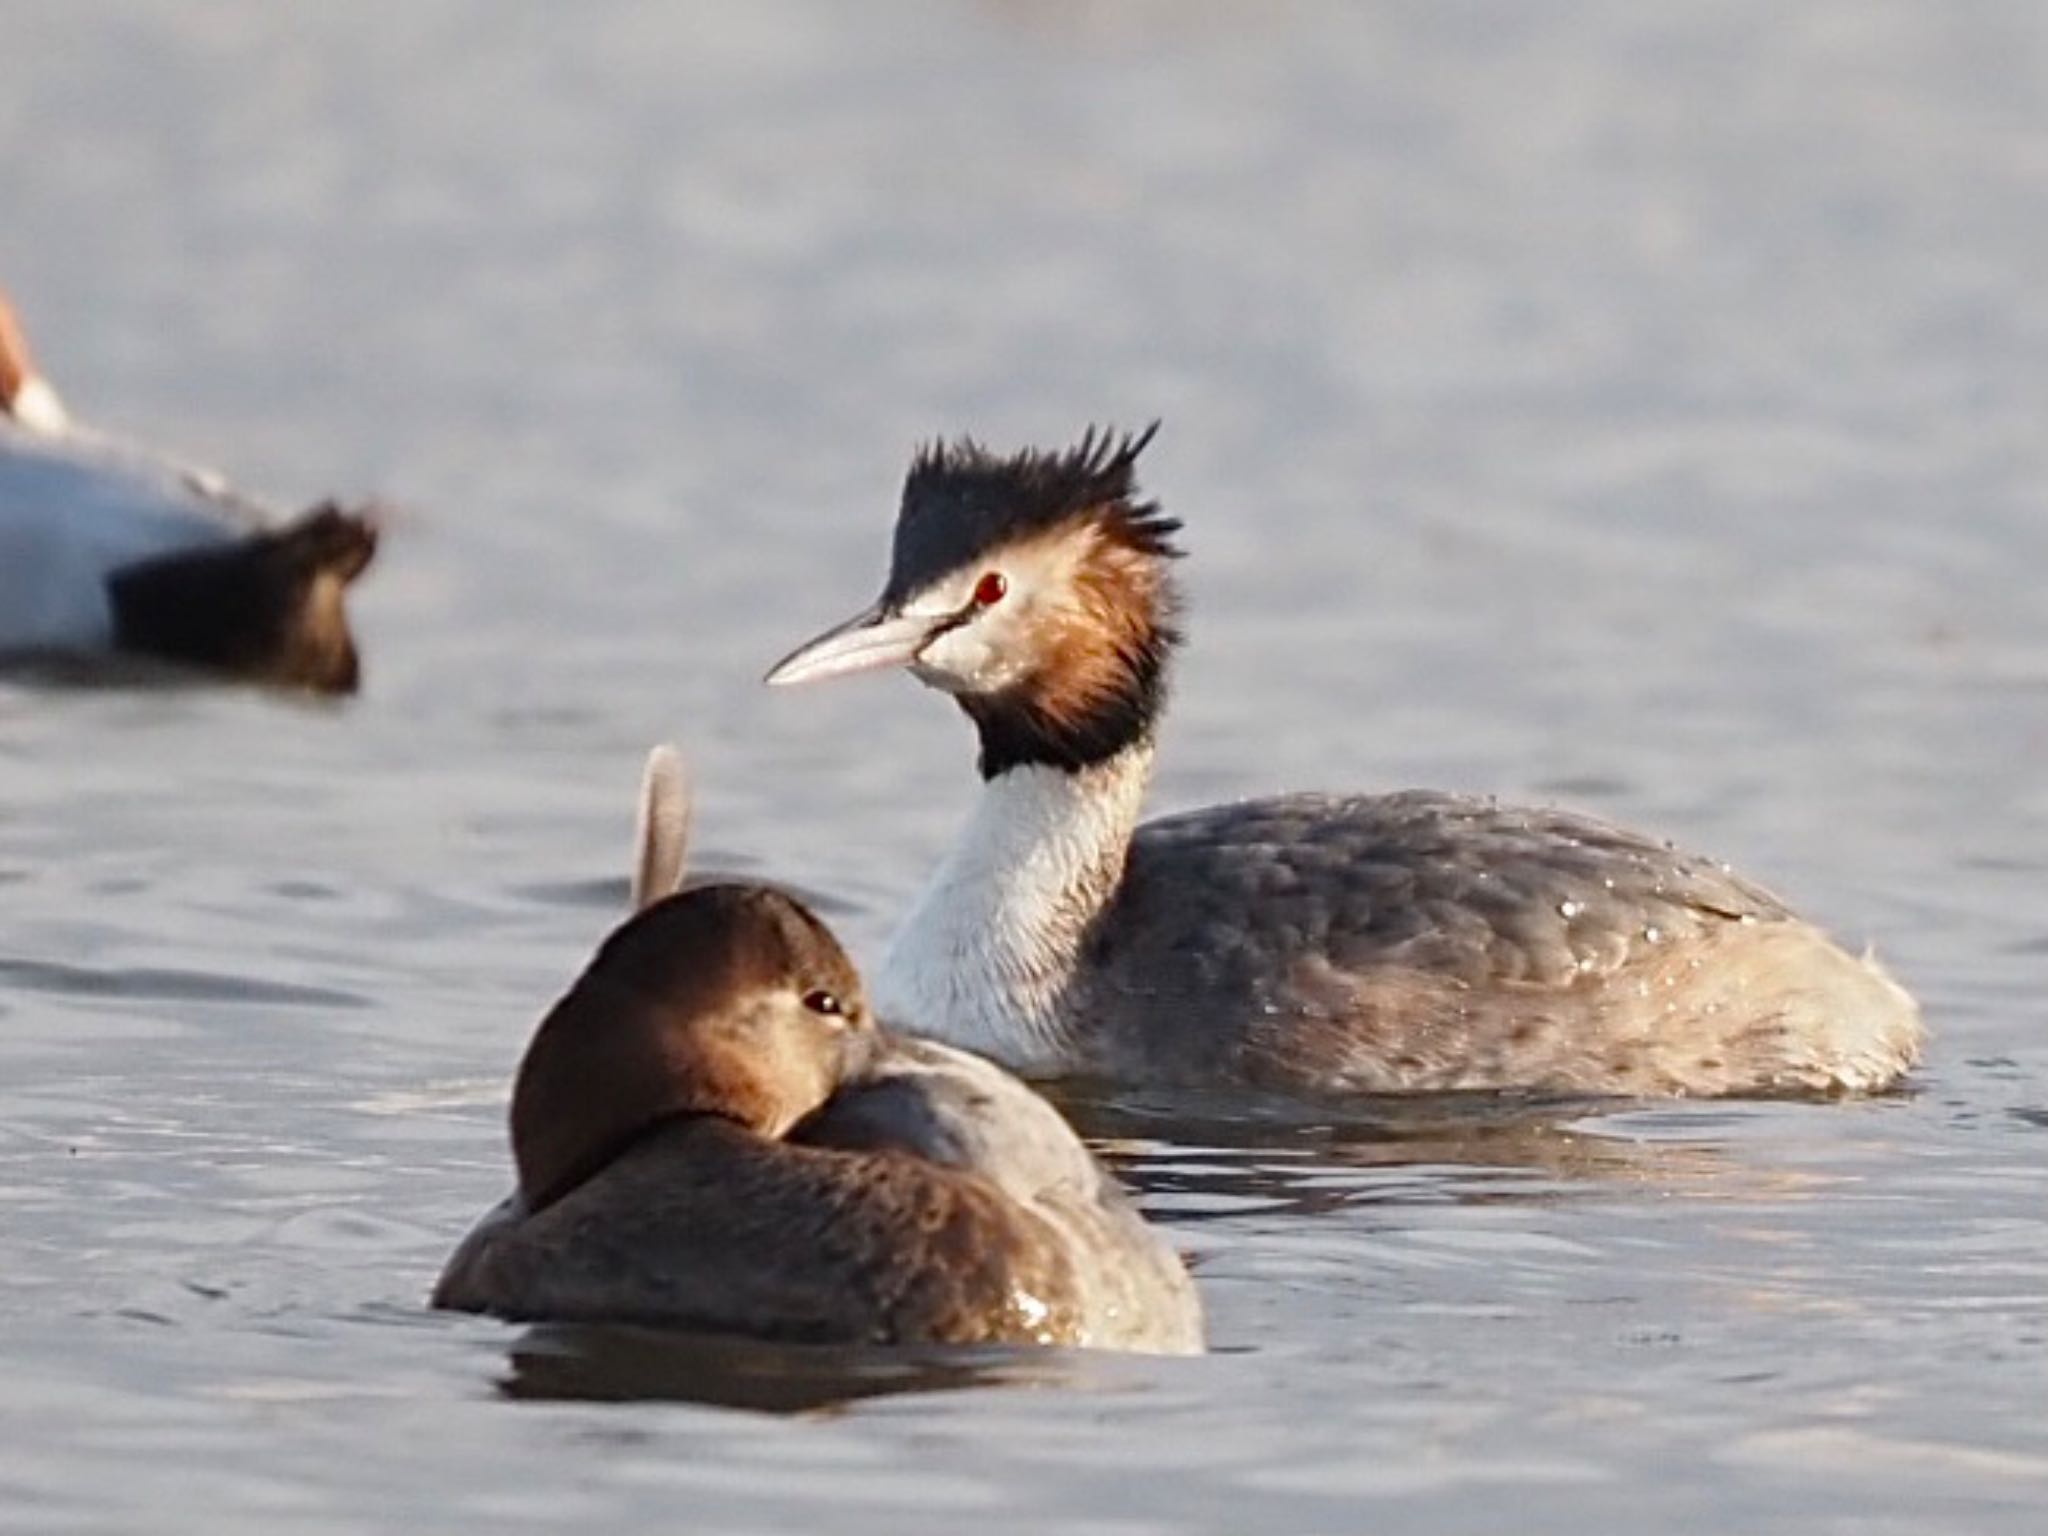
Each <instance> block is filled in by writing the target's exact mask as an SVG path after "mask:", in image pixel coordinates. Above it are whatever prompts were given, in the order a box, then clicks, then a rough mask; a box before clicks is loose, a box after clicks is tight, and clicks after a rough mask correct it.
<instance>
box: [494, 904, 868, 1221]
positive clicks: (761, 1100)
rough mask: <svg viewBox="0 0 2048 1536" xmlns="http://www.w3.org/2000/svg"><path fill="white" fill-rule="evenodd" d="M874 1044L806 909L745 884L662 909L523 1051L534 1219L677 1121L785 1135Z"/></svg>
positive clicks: (612, 951) (603, 960)
mask: <svg viewBox="0 0 2048 1536" xmlns="http://www.w3.org/2000/svg"><path fill="white" fill-rule="evenodd" d="M874 1038H875V1031H874V1025H873V1022H872V1020H871V1019H870V1017H869V1013H868V1007H867V1001H866V998H865V996H864V994H863V992H862V989H861V983H860V976H859V974H858V973H857V972H856V971H855V970H854V968H853V963H852V961H850V960H849V959H848V958H847V956H846V952H845V951H844V950H842V949H841V948H840V947H839V943H838V941H837V940H836V939H834V938H833V937H832V934H831V931H830V930H829V929H827V928H826V927H825V925H824V924H823V923H822V922H820V921H819V920H818V919H817V918H816V917H814V916H813V915H812V914H811V913H810V912H809V911H808V910H807V909H805V908H804V907H803V906H802V905H801V904H800V903H798V902H796V901H794V900H792V899H791V898H790V897H788V896H785V895H783V894H782V893H780V892H779V891H774V890H770V889H768V888H766V887H762V886H751V885H702V886H696V887H693V888H691V889H689V890H686V891H682V892H680V893H678V894H676V895H673V896H668V897H665V898H663V899H661V900H659V901H656V902H654V903H653V904H652V905H650V906H648V907H647V908H645V910H643V911H641V912H639V913H638V914H636V915H635V916H634V917H632V918H631V919H629V920H628V921H627V922H626V923H625V924H624V925H622V926H621V927H620V928H619V929H618V930H617V931H616V932H614V933H613V934H612V935H611V937H610V938H608V939H606V940H605V942H604V945H603V947H602V948H600V949H599V950H598V952H597V956H596V958H595V959H593V960H592V961H591V962H590V966H589V968H588V969H587V970H585V971H584V973H583V975H582V976H581V977H579V978H578V979H577V981H576V984H575V986H573V987H572V988H570V990H569V993H568V995H567V996H565V997H564V998H563V999H562V1000H561V1001H560V1002H558V1003H556V1004H555V1006H554V1008H553V1009H552V1010H550V1012H549V1013H548V1016H547V1017H546V1018H545V1019H544V1020H542V1022H541V1026H540V1029H539V1031H538V1032H537V1033H536V1034H535V1036H534V1038H533V1043H532V1044H531V1045H530V1046H528V1047H527V1051H526V1057H525V1060H523V1061H522V1062H521V1063H520V1066H519V1077H518V1081H517V1082H516V1083H515V1085H514V1086H513V1090H512V1151H513V1157H514V1160H515V1161H516V1162H517V1164H518V1167H519V1188H520V1193H521V1194H522V1195H523V1196H524V1197H525V1200H526V1203H527V1206H528V1208H529V1209H530V1210H539V1209H541V1208H543V1207H544V1206H547V1205H549V1204H551V1203H552V1202H553V1201H555V1200H558V1199H560V1198H561V1197H562V1196H563V1195H565V1194H567V1193H568V1192H569V1191H570V1190H572V1189H574V1188H575V1187H576V1186H577V1185H578V1184H580V1183H582V1182H583V1181H584V1180H585V1179H587V1178H589V1177H590V1176H591V1175H592V1174H594V1173H596V1172H597V1171H598V1170H599V1169H601V1168H603V1167H604V1166H605V1165H606V1164H607V1163H609V1162H610V1161H611V1160H612V1159H613V1158H615V1157H617V1156H618V1154H619V1153H621V1152H622V1151H624V1150H625V1149H626V1147H628V1146H629V1145H631V1144H632V1143H633V1142H634V1141H636V1140H637V1139H639V1138H640V1137H641V1136H642V1135H644V1134H646V1133H647V1132H648V1131H650V1130H652V1129H653V1128H654V1127H655V1126H657V1125H659V1124H661V1123H663V1122H665V1121H669V1120H673V1119H676V1118H679V1117H682V1116H688V1115H716V1116H720V1117H722V1118H724V1119H727V1120H731V1121H733V1122H734V1123H736V1124H738V1125H741V1126H744V1127H746V1128H747V1129H749V1130H752V1131H756V1132H758V1133H760V1134H761V1135H763V1136H768V1137H779V1136H781V1135H782V1134H783V1133H784V1132H785V1131H787V1130H788V1129H789V1128H790V1127H791V1126H792V1125H794V1124H796V1122H797V1121H799V1120H801V1119H803V1118H804V1117H805V1116H806V1115H808V1114H810V1113H811V1112H812V1111H813V1110H815V1109H817V1108H818V1107H819V1106H820V1105H821V1104H823V1103H824V1102H825V1100H826V1099H827V1098H829V1097H830V1096H831V1094H832V1092H833V1090H834V1088H836V1087H837V1086H838V1084H839V1081H840V1079H841V1077H842V1075H844V1074H845V1073H846V1072H848V1071H850V1070H853V1069H854V1068H855V1067H856V1066H857V1065H858V1064H859V1062H860V1061H861V1060H862V1059H864V1056H865V1053H866V1051H867V1050H868V1049H869V1048H871V1046H872V1042H873V1040H874Z"/></svg>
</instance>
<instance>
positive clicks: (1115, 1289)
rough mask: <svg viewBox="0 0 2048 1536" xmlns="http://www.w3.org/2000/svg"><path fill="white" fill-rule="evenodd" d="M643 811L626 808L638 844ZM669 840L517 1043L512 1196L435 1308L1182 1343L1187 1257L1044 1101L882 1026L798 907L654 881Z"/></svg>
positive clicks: (664, 773)
mask: <svg viewBox="0 0 2048 1536" xmlns="http://www.w3.org/2000/svg"><path fill="white" fill-rule="evenodd" d="M663 782H669V783H673V782H674V779H673V759H669V760H667V761H666V762H664V760H662V759H660V758H657V759H656V760H655V762H654V763H653V764H651V765H650V773H649V778H648V784H649V789H650V798H652V797H655V796H659V795H661V794H663V793H665V791H664V790H663V788H662V784H663ZM663 824H664V817H663V816H661V815H655V816H645V815H643V819H642V826H643V849H644V848H646V847H647V845H648V829H650V828H654V829H659V828H661V827H662V826H663ZM668 824H669V825H672V826H675V827H680V824H681V823H680V818H677V819H675V820H673V821H671V822H669V823H668ZM680 848H681V842H680V833H679V832H678V834H677V836H676V838H675V840H674V841H673V842H672V843H670V844H669V845H668V846H667V847H666V848H664V849H661V850H657V851H656V852H655V853H654V854H653V855H651V856H650V855H649V854H647V853H645V852H643V856H642V858H641V861H640V870H641V873H640V875H639V877H637V878H636V880H635V887H636V891H637V892H639V893H640V896H641V898H642V899H644V900H645V902H646V904H645V905H643V906H642V908H641V910H640V911H639V912H638V913H637V914H636V915H635V916H634V917H632V918H631V919H630V920H629V921H628V922H626V923H625V924H624V926H622V927H621V928H619V929H618V930H617V931H616V932H615V933H613V934H612V936H611V937H610V938H609V939H607V940H606V941H605V943H604V945H603V947H602V948H601V949H600V950H599V951H598V954H597V957H596V958H595V959H594V960H593V961H592V962H591V964H590V966H589V968H588V969H587V970H586V971H585V972H584V973H583V975H582V977H581V978H580V979H579V980H578V981H577V982H576V984H575V986H574V987H572V988H571V989H570V991H569V993H568V995H567V996H565V997H564V998H563V999H562V1000H561V1001H560V1002H559V1003H557V1004H556V1005H555V1007H554V1009H553V1010H552V1011H551V1012H550V1013H549V1014H548V1016H547V1018H546V1019H545V1020H543V1021H542V1023H541V1026H540V1030H539V1032H538V1033H537V1034H536V1035H535V1036H534V1039H533V1042H532V1044H531V1045H530V1046H529V1047H528V1049H527V1052H526V1057H525V1060H524V1061H523V1062H522V1063H521V1064H520V1068H519V1075H518V1079H517V1082H516V1085H515V1087H514V1089H513V1095H512V1117H511V1118H512V1147H513V1157H514V1161H515V1163H516V1164H517V1168H518V1175H519V1185H518V1192H517V1193H516V1194H515V1195H514V1196H513V1197H512V1198H511V1199H510V1200H508V1201H506V1202H505V1203H504V1204H503V1205H501V1206H500V1207H499V1208H498V1209H497V1210H496V1211H494V1212H493V1213H491V1214H490V1215H489V1216H487V1217H486V1218H485V1219H484V1221H483V1222H482V1223H481V1224H480V1225H479V1226H478V1227H477V1229H476V1230H475V1231H474V1232H472V1233H471V1234H470V1236H469V1237H468V1238H467V1239H466V1240H465V1241H464V1242H463V1244H462V1245H461V1247H460V1248H458V1249H457V1250H456V1252H455V1255H454V1256H453V1257H452V1258H451V1259H450V1260H449V1262H448V1266H447V1269H446V1271H445V1272H444V1273H443V1274H442V1276H441V1279H440V1282H439V1284H438V1285H437V1286H436V1287H435V1290H434V1297H433V1300H434V1304H435V1305H436V1306H440V1307H449V1308H454V1309H457V1310H462V1311H471V1312H489V1313H494V1314H496V1315H499V1316H502V1317H507V1318H512V1319H515V1320H526V1321H538V1320H555V1321H593V1320H605V1321H632V1322H648V1323H662V1324H670V1325H676V1326H681V1327H687V1328H692V1329H696V1330H699V1331H704V1332H718V1333H737V1334H745V1335H751V1336H755V1337H761V1338H773V1339H784V1340H790V1341H798V1342H813V1343H877V1344H910V1343H939V1344H965V1343H1016V1344H1026V1343H1028V1344H1070V1345H1089V1346H1098V1347H1104V1348H1115V1349H1131V1350H1146V1351H1153V1352H1162V1353H1191V1352H1195V1351H1199V1350H1200V1348H1201V1339H1202V1335H1201V1310H1200V1304H1199V1302H1198V1301H1197V1299H1196V1297H1195V1293H1194V1288H1193V1286H1192V1285H1191V1284H1190V1282H1189V1280H1188V1277H1187V1272H1186V1271H1185V1270H1184V1269H1183V1268H1182V1267H1181V1264H1180V1261H1179V1259H1178V1258H1177V1257H1176V1256H1175V1254H1174V1253H1173V1251H1172V1250H1171V1249H1170V1248H1169V1247H1168V1246H1167V1245H1166V1244H1165V1243H1164V1242H1162V1241H1161V1240H1160V1238H1159V1237H1158V1236H1157V1235H1156V1234H1154V1233H1153V1232H1152V1231H1151V1230H1150V1229H1149V1228H1148V1227H1147V1226H1146V1225H1145V1223H1144V1221H1143V1219H1142V1218H1141V1217H1140V1216H1139V1215H1138V1214H1137V1212H1136V1210H1135V1209H1134V1208H1133V1207H1132V1206H1131V1205H1130V1204H1129V1202H1128V1201H1127V1200H1126V1199H1125V1198H1124V1196H1123V1193H1122V1192H1121V1190H1119V1189H1118V1188H1117V1187H1116V1185H1115V1183H1114V1182H1113V1181H1112V1180H1111V1179H1110V1178H1109V1177H1108V1175H1107V1174H1105V1173H1104V1172H1103V1171H1102V1169H1101V1168H1100V1167H1099V1166H1097V1164H1096V1163H1095V1160H1094V1159H1093V1158H1092V1157H1091V1156H1089V1154H1088V1151H1087V1149H1086V1148H1084V1147H1083V1146H1082V1145H1081V1142H1080V1140H1079V1138H1077V1137H1076V1136H1075V1135H1074V1133H1073V1132H1072V1131H1071V1130H1070V1129H1068V1127H1067V1125H1066V1122H1065V1121H1063V1120H1062V1119H1061V1118H1060V1117H1059V1115H1058V1114H1057V1113H1056V1112H1055V1111H1054V1110H1053V1109H1052V1107H1051V1106H1050V1105H1048V1104H1047V1103H1046V1102H1045V1101H1044V1100H1043V1099H1040V1098H1039V1097H1038V1096H1037V1095H1036V1094H1035V1093H1033V1092H1032V1091H1031V1090H1030V1089H1028V1088H1026V1087H1025V1086H1024V1085H1023V1084H1022V1083H1020V1082H1019V1081H1017V1080H1016V1079H1015V1078H1013V1077H1011V1076H1009V1075H1008V1074H1007V1073H1005V1072H1003V1071H1002V1070H1001V1069H1000V1068H998V1067H995V1066H993V1065H992V1064H990V1063H988V1062H985V1061H982V1060H980V1059H979V1058H976V1057H972V1056H968V1055H966V1054H965V1053H963V1052H958V1051H954V1050H951V1049H948V1048H947V1047H945V1046H942V1045H936V1044H932V1043H930V1042H924V1041H911V1040H898V1039H896V1038H894V1037H892V1036H890V1035H888V1034H886V1033H884V1032H883V1031H881V1030H879V1029H877V1028H876V1027H875V1026H874V1023H873V1021H872V1019H871V1017H870V1015H869V1011H868V1007H867V1003H866V1000H865V998H864V995H863V992H862V989H861V982H860V978H859V976H858V975H857V974H856V973H855V971H854V969H853V965H852V962H851V961H849V960H848V959H847V957H846V955H845V953H844V951H843V950H841V948H840V947H839V944H838V943H837V941H836V940H834V938H833V937H832V934H831V932H830V930H829V929H827V928H826V927H825V925H824V924H823V923H821V922H820V921H819V920H818V919H817V918H816V917H815V916H813V915H812V914H811V913H810V912H809V911H808V910H806V909H805V908H804V907H803V906H802V905H801V904H800V903H799V902H797V901H795V900H794V899H792V898H791V897H789V896H786V895H784V894H782V893H780V892H778V891H775V890H772V889H769V888H767V887H764V886H757V885H738V884H707V885H693V886H690V887H688V888H686V889H683V890H681V891H677V892H675V893H674V894H669V892H670V891H672V890H673V888H674V885H675V884H676V883H677V879H678V878H679V876H680V871H681V864H680ZM650 870H654V871H656V872H657V873H656V875H655V876H654V877H652V878H650V875H649V871H650ZM671 876H673V877H676V878H670V877H671Z"/></svg>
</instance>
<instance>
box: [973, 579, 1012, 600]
mask: <svg viewBox="0 0 2048 1536" xmlns="http://www.w3.org/2000/svg"><path fill="white" fill-rule="evenodd" d="M1009 590H1010V584H1009V582H1007V581H1005V580H1004V579H1003V573H1002V572H1001V571H990V572H989V573H988V574H987V575H985V576H983V577H982V578H981V580H979V581H977V582H976V583H975V584H974V601H975V605H976V606H977V607H981V608H993V607H995V605H996V604H997V603H1000V602H1001V601H1002V600H1003V594H1004V593H1006V592H1008V591H1009Z"/></svg>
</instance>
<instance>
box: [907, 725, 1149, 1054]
mask: <svg viewBox="0 0 2048 1536" xmlns="http://www.w3.org/2000/svg"><path fill="white" fill-rule="evenodd" d="M1151 768H1152V743H1151V742H1150V741H1149V740H1144V741H1140V742H1138V743H1136V744H1134V745H1132V746H1130V747H1127V748H1125V749H1124V751H1122V752H1121V753H1119V754H1118V755H1117V756H1116V757H1113V758H1111V759H1110V760H1109V761H1108V762H1106V763H1102V764H1099V765H1097V766H1096V767H1093V768H1087V769H1083V770H1082V771H1081V772H1079V773H1069V772H1066V771H1065V770H1063V769H1059V768H1048V767H1044V766H1040V765H1036V764H1034V765H1030V766H1026V767H1020V768H1012V769H1010V770H1009V771H1008V772H1007V773H1003V774H999V775H998V776H997V777H996V778H994V779H992V780H990V781H989V783H988V784H987V786H986V787H984V788H983V790H982V792H981V799H980V801H979V802H978V803H977V804H976V805H975V808H974V813H973V814H972V815H971V816H970V817H969V818H968V822H967V829H966V831H965V832H963V833H962V834H961V837H960V840H959V841H958V842H957V843H955V844H954V845H953V851H952V852H951V853H949V854H948V855H947V856H946V858H945V861H944V862H943V863H941V864H940V865H939V868H938V872H937V873H936V874H935V875H934V876H933V877H932V880H931V883H930V884H929V885H927V886H926V887H925V890H924V894H923V895H922V896H920V897H919V898H918V901H917V904H916V905H915V906H914V907H912V908H911V911H910V915H909V917H907V918H905V919H904V921H903V924H902V926H901V927H899V928H898V929H897V930H896V936H895V938H894V939H893V940H892V941H891V942H890V945H889V952H888V955H887V957H886V958H885V959H884V960H883V962H882V968H881V971H880V972H879V973H878V974H877V976H876V978H875V984H874V999H875V1006H876V1010H877V1012H878V1013H879V1014H880V1015H881V1017H882V1018H883V1020H884V1021H886V1022H887V1023H890V1024H892V1025H894V1026H896V1027H897V1028H899V1029H901V1030H903V1031H905V1032H906V1033H908V1034H914V1035H925V1036H928V1037H930V1038H932V1039H936V1040H943V1041H946V1042H947V1043H949V1044H952V1045H957V1046H961V1047H964V1048H965V1049H967V1050H970V1051H978V1052H980V1053H981V1054H983V1055H985V1056H991V1057H993V1058H995V1059H996V1060H997V1061H999V1062H1001V1063H1002V1064H1003V1065H1005V1066H1007V1067H1010V1068H1012V1069H1014V1070H1016V1071H1019V1072H1024V1073H1041V1074H1043V1073H1050V1072H1057V1071H1060V1070H1062V1069H1066V1068H1070V1067H1072V1066H1074V1065H1076V1064H1077V1062H1078V1059H1079V1058H1078V1054H1077V1052H1076V1050H1075V1048H1074V1043H1073V1042H1072V1041H1070V1040H1069V1039H1068V1037H1067V1031H1066V1029H1065V1026H1064V1025H1063V1023H1062V1021H1061V1016H1060V1000H1061V997H1062V994H1063V993H1064V992H1065V990H1066V987H1067V983H1068V981H1069V979H1070V978H1071V977H1072V976H1073V973H1074V968H1075V966H1076V965H1077V964H1078V962H1079V959H1080V951H1081V944H1082V941H1083V940H1084V938H1085V937H1086V935H1087V931H1088V925H1089V923H1090V921H1091V920H1092V919H1093V918H1094V917H1095V915H1096V914H1097V913H1098V912H1100V911H1101V910H1102V908H1103V907H1104V905H1105V904H1107V903H1108V901H1109V900H1110V898H1111V897H1112V896H1114V895H1115V894H1116V888H1117V882H1118V881H1119V880H1120V879H1122V877H1123V871H1124V858H1125V855H1126V854H1127V853H1128V852H1129V850H1130V842H1131V832H1132V830H1133V829H1134V828H1135V827H1136V826H1137V823H1138V806H1139V803H1140V802H1141V801H1142V800H1143V799H1144V797H1145V785H1146V780H1147V779H1148V778H1149V777H1150V776H1151Z"/></svg>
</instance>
